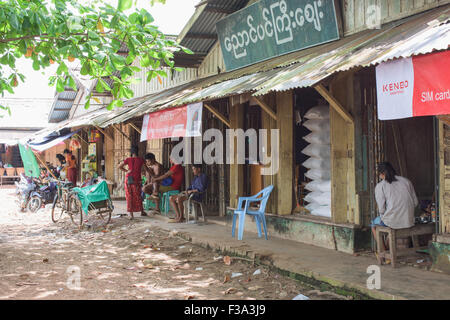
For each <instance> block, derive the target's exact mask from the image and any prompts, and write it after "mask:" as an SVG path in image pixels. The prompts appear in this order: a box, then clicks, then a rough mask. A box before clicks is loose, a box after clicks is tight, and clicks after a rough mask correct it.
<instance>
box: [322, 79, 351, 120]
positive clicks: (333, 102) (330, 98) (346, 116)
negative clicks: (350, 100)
mask: <svg viewBox="0 0 450 320" xmlns="http://www.w3.org/2000/svg"><path fill="white" fill-rule="evenodd" d="M314 89H316V90H317V92H319V93H320V95H321V96H322V97H324V98H325V100H327V102H328V103H329V104H330V106H331V107H333V108H334V110H336V111H337V113H339V114H340V115H341V116H342V118H344V120H345V121H347V122H349V123H351V124H353V123H354V121H353V117H352V115H351V114H350V113H349V112H348V111H347V110H345V108H344V107H343V106H342V105H341V104H340V103H339V101H337V100H336V98H335V97H333V95H332V94H331V93H330V92H329V91H328V90H327V89H326V88H325V87H324V86H323V85H322V84H318V85H316V86H314Z"/></svg>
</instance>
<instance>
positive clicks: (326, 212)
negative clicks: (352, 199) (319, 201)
mask: <svg viewBox="0 0 450 320" xmlns="http://www.w3.org/2000/svg"><path fill="white" fill-rule="evenodd" d="M311 214H312V215H314V216H321V217H328V218H331V207H329V206H320V207H318V208H316V209H314V210H313V211H312V212H311Z"/></svg>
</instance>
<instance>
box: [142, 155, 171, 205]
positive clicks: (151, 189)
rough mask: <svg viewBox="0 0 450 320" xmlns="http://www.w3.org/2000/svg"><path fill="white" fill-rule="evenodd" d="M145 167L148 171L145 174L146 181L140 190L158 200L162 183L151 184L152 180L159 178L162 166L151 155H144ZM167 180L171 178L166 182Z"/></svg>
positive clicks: (162, 171) (162, 169) (162, 170)
mask: <svg viewBox="0 0 450 320" xmlns="http://www.w3.org/2000/svg"><path fill="white" fill-rule="evenodd" d="M145 165H146V166H147V168H148V169H149V170H148V171H147V172H146V178H147V179H146V181H145V184H144V185H143V186H142V190H143V191H144V193H146V194H150V195H152V196H153V197H152V198H158V194H159V186H160V184H161V183H163V182H162V181H155V182H152V179H153V178H158V177H159V176H161V175H162V174H163V173H164V167H163V165H162V164H160V163H159V162H158V161H156V158H155V155H154V154H153V153H147V154H146V155H145ZM168 179H170V180H171V178H166V180H168ZM166 180H164V181H166ZM163 184H164V183H163Z"/></svg>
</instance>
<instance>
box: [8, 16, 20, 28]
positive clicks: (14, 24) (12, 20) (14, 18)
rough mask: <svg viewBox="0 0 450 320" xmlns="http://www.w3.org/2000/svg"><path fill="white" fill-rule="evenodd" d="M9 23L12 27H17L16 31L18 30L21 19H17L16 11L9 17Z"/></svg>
mask: <svg viewBox="0 0 450 320" xmlns="http://www.w3.org/2000/svg"><path fill="white" fill-rule="evenodd" d="M9 23H10V24H11V27H12V28H13V29H15V30H14V31H18V29H19V21H18V20H17V16H16V15H15V14H14V13H12V14H11V16H10V17H9Z"/></svg>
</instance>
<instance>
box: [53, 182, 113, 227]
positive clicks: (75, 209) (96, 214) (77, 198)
mask: <svg viewBox="0 0 450 320" xmlns="http://www.w3.org/2000/svg"><path fill="white" fill-rule="evenodd" d="M113 210H114V206H113V203H112V200H111V197H110V194H109V190H108V184H107V183H106V181H101V182H100V183H98V184H94V185H90V186H87V187H84V188H78V187H77V188H72V186H71V184H59V185H58V193H57V195H56V196H55V200H54V201H53V207H52V220H53V222H57V221H58V220H59V219H60V218H61V216H62V215H63V214H64V212H66V213H67V214H68V215H69V216H70V218H71V220H72V222H73V223H74V224H75V225H77V226H79V227H81V226H82V225H83V223H84V222H86V221H88V222H90V223H91V222H92V223H95V224H99V225H101V226H106V225H107V224H108V223H109V222H110V221H111V213H112V211H113Z"/></svg>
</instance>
